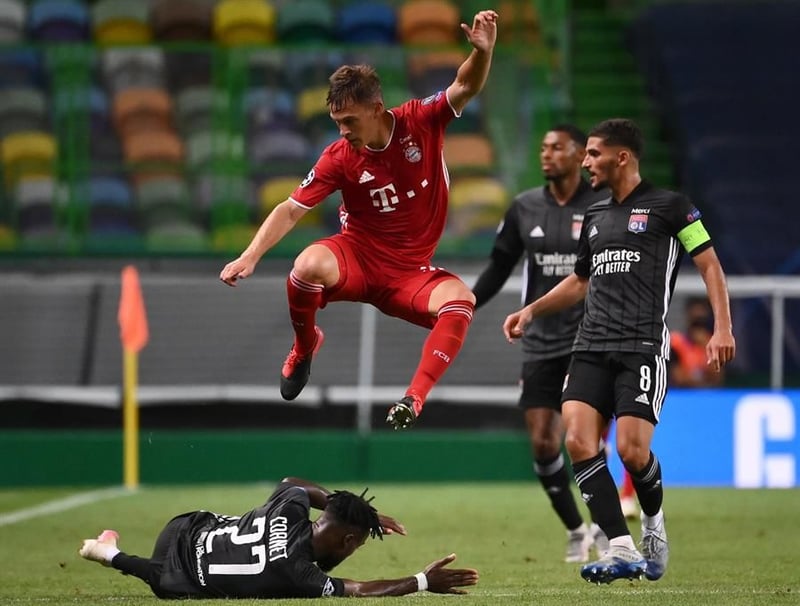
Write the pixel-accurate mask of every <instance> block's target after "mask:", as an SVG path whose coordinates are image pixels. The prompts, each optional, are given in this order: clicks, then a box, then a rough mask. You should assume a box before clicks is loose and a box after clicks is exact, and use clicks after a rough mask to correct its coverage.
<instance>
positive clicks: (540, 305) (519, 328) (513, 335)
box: [503, 273, 589, 342]
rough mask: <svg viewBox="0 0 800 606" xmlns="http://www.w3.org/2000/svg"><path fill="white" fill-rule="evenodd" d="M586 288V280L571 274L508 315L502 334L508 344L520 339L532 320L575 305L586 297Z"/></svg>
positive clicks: (587, 285)
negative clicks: (531, 301) (528, 303)
mask: <svg viewBox="0 0 800 606" xmlns="http://www.w3.org/2000/svg"><path fill="white" fill-rule="evenodd" d="M588 287H589V280H588V279H587V278H582V277H580V276H579V275H578V274H576V273H571V274H570V275H568V276H567V277H566V278H564V279H563V280H561V282H559V283H558V284H556V285H555V286H554V287H553V288H551V289H550V290H549V291H547V292H546V293H545V294H543V295H542V296H541V297H539V298H538V299H536V300H535V301H534V302H533V303H531V304H530V305H526V306H525V307H523V308H522V309H520V310H519V311H516V312H514V313H513V314H510V315H509V316H508V317H507V318H506V321H505V322H503V334H505V336H506V339H508V341H509V342H512V341H513V340H514V339H520V338H522V335H523V334H525V327H526V326H527V325H528V324H530V323H531V321H533V319H534V318H536V317H539V316H546V315H547V314H551V313H555V312H557V311H561V310H562V309H566V308H567V307H570V306H571V305H575V304H576V303H577V302H578V301H581V300H582V299H583V298H584V297H585V296H586V290H587V288H588Z"/></svg>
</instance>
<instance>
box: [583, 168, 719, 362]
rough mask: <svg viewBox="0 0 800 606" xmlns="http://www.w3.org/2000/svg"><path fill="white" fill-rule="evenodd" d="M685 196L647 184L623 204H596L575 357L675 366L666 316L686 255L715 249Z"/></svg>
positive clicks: (588, 233)
mask: <svg viewBox="0 0 800 606" xmlns="http://www.w3.org/2000/svg"><path fill="white" fill-rule="evenodd" d="M700 216H701V215H700V211H698V210H697V209H696V208H695V207H694V205H693V204H692V203H691V202H690V201H689V199H688V198H686V197H685V196H683V195H681V194H678V193H675V192H672V191H668V190H664V189H656V188H654V187H653V186H651V185H650V184H649V183H647V182H644V181H643V182H642V183H640V184H639V185H638V186H637V187H636V188H635V189H634V190H633V191H632V192H631V194H630V195H629V196H628V197H627V198H625V200H624V201H623V202H622V203H621V204H620V203H618V202H617V201H616V200H614V199H613V198H609V199H607V200H604V201H602V202H598V203H597V204H594V205H593V206H591V207H590V208H589V209H588V210H587V211H586V216H585V217H584V221H583V228H582V231H581V237H580V242H579V244H578V260H577V261H576V263H575V273H576V274H578V275H579V276H581V277H584V278H588V279H589V289H588V292H587V295H586V301H585V313H584V316H583V320H582V322H581V324H580V327H579V329H578V334H577V335H576V337H575V346H574V350H575V351H623V352H641V353H650V354H655V355H660V356H663V357H664V358H669V331H668V330H667V325H666V316H667V308H668V307H669V301H670V298H671V296H672V291H673V288H674V286H675V279H676V277H677V275H678V267H679V264H680V259H681V256H682V254H683V251H684V250H685V251H686V252H688V253H689V254H690V255H692V256H694V255H697V254H698V253H700V252H702V251H704V250H706V249H707V248H709V247H710V246H711V238H710V237H709V235H708V232H706V230H705V228H704V227H703V223H702V221H701V220H700Z"/></svg>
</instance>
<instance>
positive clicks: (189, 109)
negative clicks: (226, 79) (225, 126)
mask: <svg viewBox="0 0 800 606" xmlns="http://www.w3.org/2000/svg"><path fill="white" fill-rule="evenodd" d="M228 98H229V97H228V95H226V94H224V93H222V92H218V91H215V90H214V89H213V88H211V87H210V86H191V87H187V88H184V89H183V90H181V91H180V92H179V93H178V95H177V96H176V97H175V118H176V122H177V124H178V129H179V130H180V132H181V133H182V134H183V136H187V135H189V134H190V133H193V132H198V131H202V130H211V129H212V128H214V127H215V126H217V127H220V126H222V124H221V123H220V116H222V117H224V113H225V112H226V110H227V107H226V105H227V102H228Z"/></svg>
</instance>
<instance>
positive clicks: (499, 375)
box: [0, 273, 800, 432]
mask: <svg viewBox="0 0 800 606" xmlns="http://www.w3.org/2000/svg"><path fill="white" fill-rule="evenodd" d="M474 278H475V276H469V275H465V279H466V281H467V282H468V283H471V282H473V281H474ZM283 282H284V279H283V278H277V277H275V278H251V281H250V282H248V284H247V285H246V287H245V288H247V289H248V290H247V291H246V292H247V294H245V292H237V293H236V294H235V295H231V294H229V293H231V292H232V291H230V290H229V289H225V288H223V287H221V286H219V285H218V284H216V282H215V281H213V280H208V279H206V278H202V280H201V279H198V280H196V281H188V280H187V279H186V278H185V277H184V278H182V279H176V278H172V277H163V276H162V277H158V278H152V277H151V278H149V279H148V278H145V279H144V280H143V285H144V290H145V298H146V301H147V305H148V307H149V311H148V313H149V314H150V315H151V343H150V344H149V345H148V347H146V348H145V350H144V351H143V354H142V363H141V365H140V383H141V385H140V387H139V402H140V404H141V405H142V406H160V405H167V404H169V405H181V404H186V405H201V404H203V403H210V402H217V403H222V402H238V403H248V404H270V403H279V402H281V400H280V398H279V395H278V389H277V380H276V379H277V372H278V368H280V361H281V360H282V359H283V356H285V354H286V350H287V348H288V344H289V343H290V338H291V333H290V329H289V324H288V321H287V318H286V317H285V315H286V312H285V301H284V300H283V299H284V294H283ZM70 283H71V284H72V285H74V286H76V287H78V288H77V290H80V291H81V292H82V293H84V294H85V298H86V299H87V301H88V304H87V306H83V305H78V304H77V299H78V294H76V292H77V290H76V289H75V288H67V287H65V286H66V285H67V284H70ZM31 284H34V285H36V288H33V289H31V288H29V287H30V285H31ZM728 286H729V290H730V293H731V297H732V298H733V299H734V302H740V301H741V300H743V299H764V300H766V301H768V307H769V311H770V314H771V316H772V322H771V324H770V328H769V343H770V373H769V382H768V384H769V387H770V388H772V389H780V388H781V387H783V385H784V382H785V367H784V347H794V348H795V349H796V343H795V345H792V343H793V342H794V341H793V340H796V339H797V335H796V334H795V333H796V326H797V321H796V318H793V319H787V300H792V299H794V300H796V299H800V278H797V277H786V276H730V277H729V279H728ZM4 288H7V289H8V290H7V291H6V292H7V294H11V293H14V292H19V293H22V294H20V295H19V296H20V297H24V298H25V299H26V304H25V307H24V308H23V307H22V306H20V305H16V306H15V300H14V299H13V298H12V297H5V299H6V305H10V306H15V310H14V313H10V311H9V310H8V309H7V310H5V311H4V312H3V314H2V316H3V318H4V320H3V321H4V322H5V323H6V324H5V325H4V330H3V332H4V333H5V334H6V335H7V337H8V339H7V340H6V342H5V343H4V344H2V345H0V353H2V357H3V359H4V360H5V364H4V365H3V368H2V369H0V401H3V402H14V401H16V402H21V401H32V402H44V403H64V404H80V405H88V406H98V407H104V408H119V407H120V402H121V388H120V383H121V356H120V355H119V342H118V328H117V327H116V304H117V298H118V294H119V290H118V289H119V283H118V281H114V280H111V279H108V278H106V279H105V281H104V279H103V278H101V277H99V276H73V277H71V278H70V277H59V278H58V279H56V280H53V279H52V278H41V277H31V276H8V277H7V278H6V279H5V280H4ZM159 289H160V290H159ZM148 292H149V293H150V295H151V296H150V297H149V298H148ZM156 292H160V293H161V294H160V295H159V296H158V297H154V296H152V294H153V293H156ZM32 293H35V295H33V294H32ZM704 293H705V288H704V285H703V282H702V280H701V279H700V278H699V277H698V276H697V275H692V274H688V273H687V275H685V276H682V277H680V278H679V279H678V282H677V285H676V292H675V297H674V302H673V306H672V310H671V316H670V318H669V320H670V324H671V325H673V326H676V327H679V325H680V319H679V318H678V319H676V320H674V321H673V318H672V314H680V309H681V305H680V300H681V299H684V298H686V297H689V296H693V295H702V294H704ZM519 294H520V287H519V284H518V283H516V281H514V282H513V283H509V284H508V285H507V286H506V287H504V289H503V291H502V292H501V293H500V294H499V295H498V296H497V297H496V299H495V300H493V301H492V302H491V303H490V304H489V305H487V306H486V307H485V308H483V309H481V311H480V312H479V313H478V314H477V316H476V320H475V322H474V324H473V327H472V329H471V333H470V338H468V339H467V342H466V344H465V347H464V350H463V351H462V353H461V354H460V355H459V358H458V359H457V360H456V362H455V363H454V366H453V368H451V369H450V371H449V372H448V374H447V375H445V378H444V380H443V381H442V383H441V384H440V385H439V386H437V387H436V388H435V389H434V390H433V392H432V394H431V400H435V401H439V402H444V403H453V404H466V405H469V404H475V405H488V406H506V407H508V406H514V405H515V404H516V402H517V399H518V388H517V387H516V379H517V376H518V372H519V365H520V361H519V348H517V347H511V346H509V345H508V344H506V343H505V342H504V339H503V337H502V334H501V328H500V327H501V325H502V321H503V319H504V318H505V316H506V314H507V313H509V312H510V311H511V310H514V309H517V308H518V307H519ZM80 296H83V295H80ZM230 297H234V298H230ZM158 298H160V302H159V301H158V300H156V299H158ZM244 301H247V303H246V304H245V303H243V302H244ZM248 306H250V307H248ZM334 307H336V308H337V309H336V311H333V310H332V309H331V308H334ZM0 310H3V303H2V302H0ZM788 311H789V312H790V313H796V311H795V308H794V306H792V307H790V308H789V310H788ZM322 313H323V314H334V315H328V316H323V318H322V320H321V324H322V325H323V326H324V327H325V328H326V330H327V331H329V342H328V344H327V345H326V348H325V349H324V350H323V351H322V352H321V354H320V356H319V360H315V367H314V373H313V375H312V378H311V382H310V383H309V385H308V386H307V387H306V389H305V390H304V392H303V394H301V396H300V397H299V398H298V400H297V401H296V402H295V403H293V404H292V405H293V406H300V407H319V406H323V405H349V406H353V405H354V404H355V405H356V407H357V415H356V416H357V427H358V429H359V430H360V431H361V432H368V431H370V429H371V423H372V422H371V419H372V411H373V407H374V406H376V405H377V406H385V405H386V403H387V402H391V401H392V400H394V399H395V398H397V397H399V395H401V394H402V392H403V390H404V389H405V385H404V382H405V381H407V380H408V377H410V373H411V372H412V371H413V368H414V367H415V366H416V361H417V359H418V355H419V347H420V345H421V342H422V339H423V338H424V336H425V331H423V330H421V329H420V330H419V331H416V332H412V330H413V329H412V328H411V327H409V325H407V324H405V323H403V322H401V321H399V320H393V319H390V318H387V317H386V316H383V315H382V314H380V313H378V312H377V311H376V310H375V309H374V308H373V307H370V306H366V305H361V306H359V305H356V304H346V305H343V306H340V307H337V306H335V305H332V306H330V307H329V308H327V309H326V310H324V311H323V312H322ZM65 314H66V315H65ZM70 314H73V315H70ZM51 316H52V317H51ZM85 316H86V326H75V327H73V326H72V324H74V323H80V321H81V320H80V318H83V317H85ZM195 316H196V317H201V318H204V319H205V320H204V321H205V323H204V324H199V328H198V320H197V319H196V317H195ZM209 318H211V320H209ZM736 319H737V318H736V315H735V316H734V320H735V327H737V328H739V327H740V324H738V323H736ZM181 323H184V324H185V325H184V326H182V327H181V326H180V325H181ZM73 328H74V332H70V331H71V330H73ZM56 329H57V331H58V332H57V331H56ZM83 331H85V332H86V337H84V335H83ZM84 338H85V340H86V347H83V346H82V345H81V344H80V343H79V342H80V341H82V340H84ZM32 343H33V344H32ZM742 345H745V344H744V343H740V350H741V355H742V356H744V354H745V351H744V349H745V347H742ZM59 349H60V352H58V351H56V350H59ZM793 351H794V350H793ZM15 356H16V357H17V358H18V359H17V360H15ZM82 357H83V358H85V360H84V361H83V362H81V360H80V359H81V358H82ZM30 366H33V368H29V367H30ZM67 367H69V368H67ZM70 368H71V369H72V370H70ZM68 371H69V372H68ZM70 373H71V374H70ZM20 377H23V379H22V380H20ZM273 377H275V378H274V379H273Z"/></svg>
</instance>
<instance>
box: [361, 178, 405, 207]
mask: <svg viewBox="0 0 800 606" xmlns="http://www.w3.org/2000/svg"><path fill="white" fill-rule="evenodd" d="M396 194H397V190H395V188H394V183H389V185H384V186H383V187H379V188H377V189H371V190H369V197H370V198H372V205H373V206H374V207H375V208H379V209H380V210H379V211H378V212H382V213H390V212H393V211H395V210H396V209H395V207H394V205H395V204H397V203H398V202H400V198H398V197H397V195H396Z"/></svg>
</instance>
